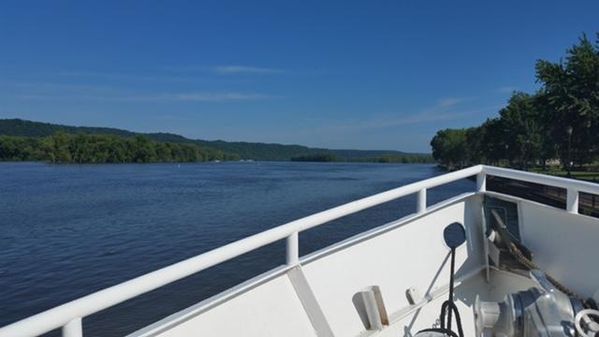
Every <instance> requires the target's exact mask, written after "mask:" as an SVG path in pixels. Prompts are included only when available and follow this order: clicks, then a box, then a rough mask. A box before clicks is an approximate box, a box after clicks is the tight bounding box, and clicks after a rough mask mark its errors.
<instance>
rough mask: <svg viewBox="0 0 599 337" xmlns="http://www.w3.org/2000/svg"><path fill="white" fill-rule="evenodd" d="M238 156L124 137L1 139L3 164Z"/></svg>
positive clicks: (194, 160) (15, 137)
mask: <svg viewBox="0 0 599 337" xmlns="http://www.w3.org/2000/svg"><path fill="white" fill-rule="evenodd" d="M236 159H239V158H238V157H237V156H235V155H231V154H225V153H223V152H221V151H217V150H214V149H208V148H204V147H202V146H199V145H195V144H182V143H168V142H157V141H153V140H150V139H149V138H147V137H144V136H140V135H138V136H135V137H121V136H115V135H98V134H68V133H63V132H58V133H56V134H54V135H51V136H48V137H41V138H40V137H17V136H0V160H1V161H47V162H51V163H152V162H198V161H213V160H236Z"/></svg>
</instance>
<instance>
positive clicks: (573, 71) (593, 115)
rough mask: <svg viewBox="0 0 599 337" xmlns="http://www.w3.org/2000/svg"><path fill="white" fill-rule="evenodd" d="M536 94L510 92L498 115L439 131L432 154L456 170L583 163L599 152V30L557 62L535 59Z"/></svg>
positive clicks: (449, 167) (585, 38)
mask: <svg viewBox="0 0 599 337" xmlns="http://www.w3.org/2000/svg"><path fill="white" fill-rule="evenodd" d="M535 68H536V69H535V70H536V79H537V82H538V83H540V85H541V86H540V89H539V90H538V91H537V92H535V93H532V94H530V93H525V92H514V93H513V94H512V96H511V98H510V99H509V101H508V103H507V105H506V106H505V107H504V108H502V109H501V110H500V111H499V116H498V117H495V118H490V119H487V121H485V122H484V123H483V124H482V125H480V126H478V127H472V128H464V129H445V130H440V131H438V132H437V134H436V135H435V136H434V137H433V139H432V140H431V146H432V150H433V157H434V158H435V160H437V161H438V162H439V163H440V164H441V165H442V166H445V167H447V168H448V169H456V168H461V167H464V166H469V165H473V164H479V163H483V164H492V165H506V166H510V167H516V168H520V169H528V168H530V167H531V166H540V167H543V168H545V167H546V165H547V164H549V163H559V164H560V165H561V166H562V167H563V168H564V169H566V170H568V171H569V170H571V169H572V168H573V167H576V168H582V167H583V166H584V165H586V164H590V163H593V162H594V161H596V160H597V159H598V155H599V34H597V40H596V41H595V43H593V42H591V41H590V40H589V39H588V38H587V36H586V35H583V36H582V37H581V38H580V40H579V41H578V43H577V44H575V45H574V46H573V47H571V48H570V49H568V50H567V51H566V57H565V59H564V60H560V61H559V62H557V63H553V62H549V61H546V60H539V61H537V62H536V67H535Z"/></svg>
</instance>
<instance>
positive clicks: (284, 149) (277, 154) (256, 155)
mask: <svg viewBox="0 0 599 337" xmlns="http://www.w3.org/2000/svg"><path fill="white" fill-rule="evenodd" d="M57 132H64V133H68V134H87V135H115V136H120V137H135V136H138V135H142V136H145V137H148V138H149V139H151V140H154V141H158V142H169V143H180V144H196V145H201V146H203V147H205V148H209V149H214V150H218V151H222V152H224V153H226V154H231V155H236V156H238V157H239V158H243V159H253V160H272V161H287V160H292V159H293V158H299V157H307V156H323V155H330V156H333V157H334V158H336V159H337V160H339V161H381V162H432V157H431V156H430V155H429V154H423V153H407V152H401V151H382V150H333V149H323V148H311V147H307V146H302V145H283V144H269V143H251V142H227V141H223V140H213V141H209V140H201V139H189V138H186V137H183V136H181V135H177V134H173V133H163V132H159V133H138V132H132V131H128V130H122V129H116V128H104V127H84V126H68V125H61V124H51V123H42V122H34V121H28V120H22V119H0V135H7V136H18V137H48V136H51V135H54V134H55V133H57Z"/></svg>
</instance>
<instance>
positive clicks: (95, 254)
mask: <svg viewBox="0 0 599 337" xmlns="http://www.w3.org/2000/svg"><path fill="white" fill-rule="evenodd" d="M441 173H442V172H440V171H439V170H438V169H437V168H436V167H434V166H432V165H399V164H397V165H395V164H346V163H339V164H337V163H334V164H333V163H265V162H252V163H202V164H180V165H178V164H152V165H149V164H144V165H81V166H77V165H68V166H63V165H46V164H37V163H3V164H0V195H1V198H0V226H1V231H0V303H1V305H0V326H2V325H5V324H8V323H11V322H13V321H16V320H18V319H21V318H24V317H26V316H29V315H32V314H35V313H37V312H40V311H43V310H46V309H49V308H51V307H53V306H56V305H59V304H62V303H64V302H66V301H69V300H72V299H75V298H77V297H80V296H82V295H86V294H89V293H91V292H93V291H96V290H100V289H102V288H105V287H108V286H111V285H114V284H117V283H119V282H123V281H126V280H128V279H130V278H133V277H136V276H139V275H142V274H144V273H147V272H150V271H152V270H155V269H157V268H160V267H163V266H166V265H168V264H171V263H174V262H177V261H179V260H182V259H185V258H188V257H191V256H194V255H197V254H199V253H202V252H206V251H208V250H210V249H213V248H216V247H219V246H221V245H223V244H226V243H229V242H232V241H235V240H237V239H240V238H243V237H245V236H248V235H251V234H255V233H258V232H260V231H263V230H265V229H268V228H272V227H274V226H277V225H280V224H283V223H285V222H287V221H291V220H294V219H297V218H299V217H302V216H306V215H309V214H311V213H314V212H318V211H321V210H324V209H326V208H329V207H333V206H337V205H339V204H342V203H345V202H348V201H351V200H354V199H357V198H361V197H365V196H368V195H371V194H374V193H377V192H382V191H385V190H388V189H391V188H394V187H398V186H401V185H404V184H407V183H410V182H414V181H417V180H421V179H424V178H428V177H432V176H435V175H438V174H441ZM473 185H474V184H473V183H472V182H471V181H469V180H463V181H459V182H456V183H453V184H450V185H446V186H443V187H439V188H436V189H433V190H432V191H430V192H429V193H428V196H429V204H430V203H433V202H435V201H438V200H441V199H444V198H447V197H449V196H452V195H456V194H459V193H461V192H464V191H469V190H472V189H473V188H474V186H473ZM414 207H415V198H414V197H406V198H403V199H401V200H398V201H394V202H390V203H387V204H385V205H382V206H379V207H376V208H373V209H370V210H367V211H363V212H360V213H357V214H355V215H352V216H349V217H346V218H343V219H339V220H336V221H333V222H331V223H329V224H326V225H323V226H321V227H318V228H315V229H311V230H309V231H307V232H305V233H301V234H300V250H301V254H306V253H309V252H312V251H315V250H317V249H320V248H322V247H325V246H327V245H329V244H331V243H334V242H337V241H339V240H342V239H344V238H347V237H350V236H352V235H355V234H357V233H359V232H362V231H364V230H366V229H369V228H372V227H375V226H378V225H381V224H384V223H385V222H388V221H390V220H393V219H396V218H398V217H400V216H402V215H406V214H408V213H411V212H413V211H414ZM284 255H285V254H284V243H283V242H279V243H275V244H272V245H269V246H267V247H264V248H261V249H259V250H257V251H255V252H252V253H249V254H246V255H243V256H241V257H239V258H236V259H234V260H232V261H230V262H227V263H224V264H222V265H219V266H216V267H213V268H210V269H208V270H206V271H203V272H200V273H198V274H196V275H194V276H191V277H189V278H187V279H184V280H181V281H178V282H175V283H174V284H172V285H169V286H166V287H163V288H161V289H159V290H156V291H154V292H151V293H149V294H146V295H143V296H140V297H138V298H136V299H134V300H131V301H127V302H125V303H123V304H120V305H118V306H116V307H113V308H111V309H108V310H105V311H103V312H100V313H98V314H95V315H92V316H90V317H88V318H86V319H84V327H85V332H86V336H115V335H124V334H126V333H130V332H132V331H134V330H136V329H138V328H140V327H143V326H145V325H147V324H149V323H151V322H153V321H155V320H158V319H160V318H162V317H164V316H166V315H169V314H171V313H174V312H176V311H177V310H180V309H183V308H185V307H187V306H189V305H192V304H194V303H196V302H198V301H200V300H202V299H205V298H207V297H209V296H212V295H214V294H216V293H218V292H220V291H222V290H224V289H227V288H229V287H231V286H233V285H235V284H238V283H240V282H242V281H244V280H246V279H248V278H250V277H252V276H255V275H258V274H260V273H262V272H264V271H267V270H269V269H271V268H273V267H276V266H278V265H280V264H282V263H283V262H284Z"/></svg>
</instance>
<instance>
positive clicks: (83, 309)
mask: <svg viewBox="0 0 599 337" xmlns="http://www.w3.org/2000/svg"><path fill="white" fill-rule="evenodd" d="M487 174H488V175H493V176H499V177H504V178H511V179H518V180H524V181H529V182H535V183H539V184H544V185H550V186H556V187H563V188H566V189H567V190H568V211H569V212H572V213H577V211H578V193H579V191H583V192H588V193H595V194H599V185H596V184H591V183H586V182H580V181H574V180H569V179H563V178H556V177H549V176H544V175H539V174H533V173H529V172H522V171H516V170H508V169H501V168H496V167H489V166H483V165H478V166H473V167H469V168H466V169H463V170H459V171H455V172H451V173H447V174H444V175H440V176H437V177H433V178H430V179H426V180H422V181H419V182H415V183H412V184H409V185H405V186H402V187H399V188H395V189H392V190H389V191H386V192H382V193H379V194H375V195H372V196H369V197H366V198H363V199H359V200H356V201H352V202H350V203H347V204H344V205H341V206H338V207H334V208H331V209H329V210H326V211H323V212H320V213H316V214H313V215H310V216H307V217H305V218H301V219H299V220H295V221H292V222H289V223H287V224H284V225H281V226H278V227H275V228H272V229H269V230H266V231H264V232H262V233H258V234H255V235H252V236H249V237H247V238H245V239H241V240H239V241H236V242H233V243H230V244H227V245H225V246H222V247H220V248H216V249H214V250H211V251H209V252H206V253H204V254H201V255H198V256H195V257H192V258H189V259H187V260H183V261H181V262H178V263H175V264H173V265H170V266H167V267H164V268H162V269H159V270H156V271H154V272H151V273H148V274H145V275H142V276H139V277H137V278H134V279H132V280H129V281H127V282H124V283H121V284H118V285H115V286H112V287H110V288H106V289H104V290H100V291H98V292H95V293H93V294H90V295H87V296H84V297H82V298H79V299H76V300H74V301H71V302H68V303H66V304H63V305H61V306H58V307H55V308H53V309H50V310H47V311H44V312H42V313H39V314H37V315H34V316H31V317H28V318H25V319H23V320H21V321H18V322H15V323H13V324H10V325H7V326H5V327H3V328H0V337H18V336H36V335H40V334H43V333H45V332H48V331H51V330H54V329H57V328H61V327H62V333H63V336H65V337H81V336H82V335H83V330H82V324H81V320H82V318H83V317H85V316H89V315H91V314H94V313H96V312H98V311H100V310H103V309H106V308H108V307H111V306H114V305H116V304H119V303H121V302H124V301H126V300H129V299H131V298H134V297H136V296H139V295H141V294H144V293H147V292H149V291H152V290H154V289H156V288H159V287H162V286H164V285H166V284H169V283H171V282H174V281H177V280H179V279H182V278H184V277H187V276H190V275H192V274H195V273H197V272H200V271H202V270H204V269H207V268H209V267H212V266H214V265H217V264H219V263H222V262H225V261H227V260H230V259H232V258H234V257H236V256H239V255H242V254H245V253H248V252H250V251H252V250H255V249H257V248H260V247H263V246H265V245H268V244H270V243H273V242H275V241H279V240H282V239H286V241H287V253H286V257H287V259H286V261H287V264H288V265H289V266H294V265H297V264H298V263H299V232H301V231H304V230H307V229H309V228H313V227H316V226H319V225H322V224H324V223H327V222H329V221H332V220H335V219H338V218H341V217H344V216H347V215H350V214H353V213H356V212H359V211H362V210H364V209H367V208H370V207H373V206H377V205H380V204H383V203H386V202H389V201H391V200H394V199H398V198H401V197H403V196H406V195H410V194H414V193H416V194H417V205H416V210H417V212H418V213H424V212H426V192H427V189H430V188H433V187H436V186H439V185H444V184H447V183H450V182H453V181H456V180H460V179H464V178H468V177H471V176H475V175H476V182H477V184H476V185H477V191H478V192H484V191H485V190H486V175H487Z"/></svg>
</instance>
